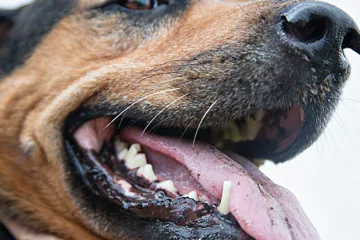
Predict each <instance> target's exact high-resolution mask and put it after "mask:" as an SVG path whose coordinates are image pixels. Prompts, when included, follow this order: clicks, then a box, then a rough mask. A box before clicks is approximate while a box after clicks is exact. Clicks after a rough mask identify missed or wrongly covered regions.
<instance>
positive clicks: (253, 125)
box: [246, 118, 262, 140]
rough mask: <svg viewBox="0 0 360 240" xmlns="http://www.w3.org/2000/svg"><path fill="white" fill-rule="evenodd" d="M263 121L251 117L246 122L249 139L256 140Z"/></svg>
mask: <svg viewBox="0 0 360 240" xmlns="http://www.w3.org/2000/svg"><path fill="white" fill-rule="evenodd" d="M261 126H262V123H261V122H256V121H254V120H253V119H251V118H249V119H248V120H247V122H246V133H247V134H246V135H247V139H248V140H255V139H256V137H257V135H258V133H259V132H260V129H261Z"/></svg>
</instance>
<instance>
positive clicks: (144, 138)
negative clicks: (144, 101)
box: [121, 127, 320, 240]
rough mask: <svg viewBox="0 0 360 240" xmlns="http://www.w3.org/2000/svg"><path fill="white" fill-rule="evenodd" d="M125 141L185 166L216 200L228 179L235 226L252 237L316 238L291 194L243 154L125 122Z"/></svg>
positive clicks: (265, 239) (272, 239) (261, 239)
mask: <svg viewBox="0 0 360 240" xmlns="http://www.w3.org/2000/svg"><path fill="white" fill-rule="evenodd" d="M121 138H122V139H124V140H126V141H132V142H138V143H140V144H141V145H143V146H146V147H148V148H150V149H152V150H154V151H157V152H159V153H161V154H164V155H166V156H168V157H171V158H173V159H174V160H176V161H178V162H179V163H181V164H183V165H184V166H186V168H187V169H188V170H189V172H190V173H191V175H192V177H194V178H195V179H197V181H198V182H199V183H200V184H201V185H202V186H203V187H204V188H205V189H206V191H208V192H209V193H210V194H212V195H213V196H214V197H216V198H218V199H221V197H222V196H221V194H222V187H223V183H224V181H231V182H232V188H231V192H230V201H229V209H230V211H231V213H232V215H233V216H234V217H235V218H236V220H237V221H238V223H239V224H240V226H241V227H242V228H243V230H244V231H246V232H247V233H248V234H249V235H250V236H252V237H253V238H255V239H257V240H275V239H276V240H288V239H293V240H304V239H307V240H308V239H309V240H310V239H314V240H316V239H320V237H319V235H318V233H317V232H316V230H315V228H314V227H313V226H312V224H311V222H310V221H309V219H308V218H307V216H306V215H305V213H304V211H303V209H302V208H301V206H300V204H299V202H298V200H297V199H296V198H295V196H294V195H293V194H292V193H291V192H289V191H288V190H287V189H284V188H283V187H281V186H278V185H276V184H275V183H273V182H272V181H271V180H270V179H269V178H267V177H266V176H265V175H264V174H263V173H262V172H261V171H260V170H259V169H258V168H257V167H256V166H255V165H253V164H252V163H251V162H250V161H248V160H247V159H245V158H243V157H241V156H238V155H236V154H233V153H230V154H228V155H230V156H231V157H232V158H230V157H228V156H227V155H225V154H224V153H222V152H220V151H218V150H217V149H215V148H214V147H212V146H210V145H208V144H205V143H197V144H196V145H195V146H194V147H193V145H192V143H191V142H189V141H185V140H181V141H180V140H176V139H172V138H168V137H162V136H156V135H150V134H146V133H145V134H143V135H142V131H141V130H139V129H137V128H132V127H128V128H125V129H124V130H123V131H122V133H121Z"/></svg>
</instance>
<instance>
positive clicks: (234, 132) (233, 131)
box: [228, 122, 243, 142]
mask: <svg viewBox="0 0 360 240" xmlns="http://www.w3.org/2000/svg"><path fill="white" fill-rule="evenodd" d="M228 131H229V134H230V140H231V141H232V142H240V141H241V140H242V139H243V137H242V136H241V134H240V130H239V127H238V125H237V124H236V123H235V122H232V123H231V124H230V125H229V130H228Z"/></svg>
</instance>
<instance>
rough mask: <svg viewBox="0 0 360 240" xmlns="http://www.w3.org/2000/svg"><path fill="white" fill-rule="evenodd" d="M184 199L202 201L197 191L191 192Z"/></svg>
mask: <svg viewBox="0 0 360 240" xmlns="http://www.w3.org/2000/svg"><path fill="white" fill-rule="evenodd" d="M184 197H188V198H192V199H194V200H195V201H197V202H198V201H200V199H199V197H198V195H197V193H196V191H191V192H189V193H188V194H186V195H184Z"/></svg>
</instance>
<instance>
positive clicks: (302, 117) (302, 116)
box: [300, 107, 305, 122]
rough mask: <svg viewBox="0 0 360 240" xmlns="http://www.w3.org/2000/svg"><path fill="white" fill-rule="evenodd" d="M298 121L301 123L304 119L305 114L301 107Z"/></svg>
mask: <svg viewBox="0 0 360 240" xmlns="http://www.w3.org/2000/svg"><path fill="white" fill-rule="evenodd" d="M300 119H301V122H303V121H304V119H305V112H304V109H303V108H302V107H300Z"/></svg>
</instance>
